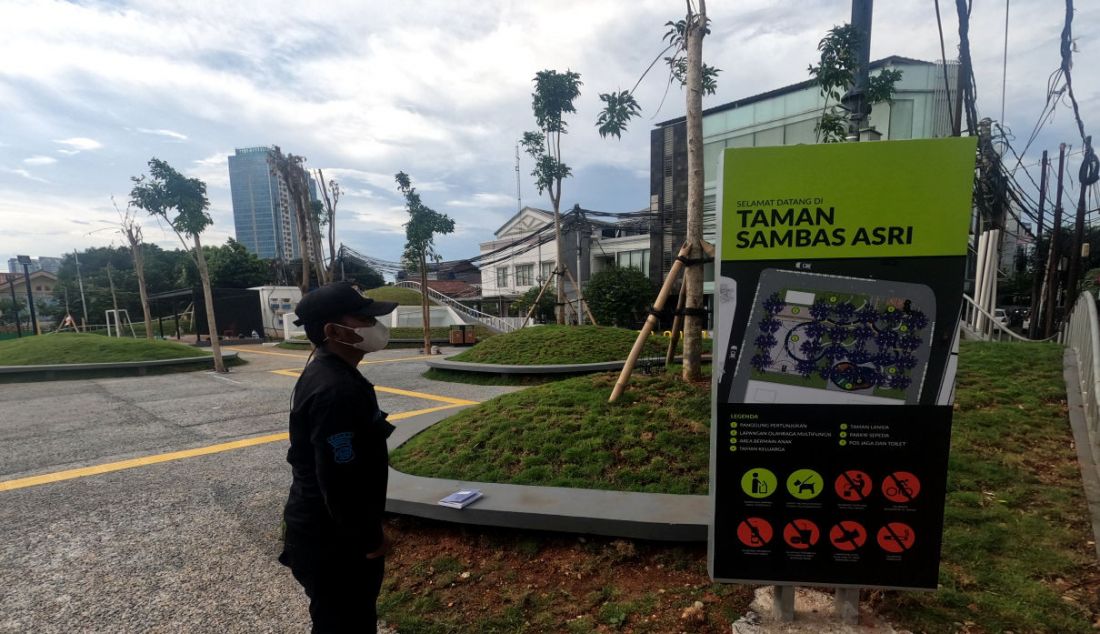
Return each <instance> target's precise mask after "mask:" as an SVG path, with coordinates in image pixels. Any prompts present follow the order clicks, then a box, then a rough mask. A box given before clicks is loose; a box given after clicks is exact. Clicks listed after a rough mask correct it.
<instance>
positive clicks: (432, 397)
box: [374, 385, 477, 405]
mask: <svg viewBox="0 0 1100 634" xmlns="http://www.w3.org/2000/svg"><path fill="white" fill-rule="evenodd" d="M374 389H375V391H378V392H385V393H387V394H397V395H400V396H411V397H413V398H422V399H424V400H427V401H439V402H440V403H451V404H452V405H477V401H469V400H466V399H464V398H453V397H450V396H439V395H437V394H425V393H424V392H413V391H411V390H400V389H397V388H396V387H381V386H379V385H376V386H374Z"/></svg>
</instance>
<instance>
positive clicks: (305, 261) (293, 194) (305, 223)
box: [287, 167, 310, 295]
mask: <svg viewBox="0 0 1100 634" xmlns="http://www.w3.org/2000/svg"><path fill="white" fill-rule="evenodd" d="M289 171H290V173H289V174H287V181H288V182H287V188H288V189H290V199H291V201H292V202H293V203H294V218H295V220H296V223H297V225H298V252H299V255H300V256H301V258H302V283H301V289H302V295H305V294H306V293H308V292H309V262H310V259H309V220H308V219H307V218H306V210H305V208H303V207H302V195H301V189H302V185H301V181H300V179H299V177H298V174H297V172H299V171H300V168H298V169H295V168H294V167H291V169H290V170H289Z"/></svg>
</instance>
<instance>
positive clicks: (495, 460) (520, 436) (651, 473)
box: [390, 373, 710, 494]
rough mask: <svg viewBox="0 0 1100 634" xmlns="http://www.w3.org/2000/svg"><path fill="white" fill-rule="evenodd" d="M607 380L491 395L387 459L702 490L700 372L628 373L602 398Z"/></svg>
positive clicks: (480, 476)
mask: <svg viewBox="0 0 1100 634" xmlns="http://www.w3.org/2000/svg"><path fill="white" fill-rule="evenodd" d="M615 379H616V375H615V374H597V375H589V376H582V377H576V378H573V379H566V380H564V381H556V382H554V383H550V384H546V385H541V386H538V387H533V388H531V389H528V390H524V391H522V392H518V393H515V394H507V395H504V396H500V397H497V398H495V399H493V400H491V401H489V402H487V403H484V404H482V405H481V406H480V407H476V408H473V409H470V410H467V411H465V412H461V413H459V414H458V415H457V416H455V417H453V418H450V419H448V420H447V421H444V422H442V423H439V424H437V425H434V426H433V427H432V428H431V429H429V430H427V431H425V432H423V433H421V434H418V435H417V436H415V437H414V438H413V439H412V440H411V441H409V442H408V443H406V444H404V445H402V446H401V447H400V448H399V449H397V451H395V452H394V453H393V454H391V457H390V460H391V463H392V464H393V466H394V468H396V469H399V470H401V471H405V472H407V473H413V474H416V475H421V476H430V477H438V478H456V479H460V480H478V481H488V482H510V483H514V484H540V485H548V486H563V487H574V488H581V489H618V490H627V491H649V492H662V493H700V494H701V493H706V490H707V463H708V455H709V442H710V441H709V438H710V436H709V429H710V383H709V380H708V381H707V382H705V383H701V384H694V385H689V384H686V383H684V382H683V381H681V380H680V379H679V377H678V376H677V375H673V374H667V373H665V374H655V375H649V376H647V375H637V376H635V377H634V378H633V379H632V380H631V389H630V390H629V391H627V393H626V394H625V395H624V396H623V397H622V398H621V399H620V400H619V402H617V403H608V402H607V397H608V396H609V395H610V394H611V388H612V387H613V386H614V385H615Z"/></svg>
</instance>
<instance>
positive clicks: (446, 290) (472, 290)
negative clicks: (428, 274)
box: [428, 280, 481, 298]
mask: <svg viewBox="0 0 1100 634" xmlns="http://www.w3.org/2000/svg"><path fill="white" fill-rule="evenodd" d="M428 288H430V289H432V290H433V291H436V292H437V293H443V294H444V295H447V296H449V297H455V298H463V297H477V296H479V295H481V292H480V291H478V290H477V287H475V286H474V285H472V284H470V283H468V282H463V281H462V280H428Z"/></svg>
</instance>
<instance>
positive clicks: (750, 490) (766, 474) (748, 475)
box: [730, 446, 779, 499]
mask: <svg viewBox="0 0 1100 634" xmlns="http://www.w3.org/2000/svg"><path fill="white" fill-rule="evenodd" d="M736 450H737V448H736V447H733V446H731V447H730V451H736ZM778 485H779V480H778V479H777V478H776V477H775V474H774V473H772V472H771V471H769V470H767V469H763V468H758V469H749V470H748V471H746V472H745V474H744V475H742V476H741V490H742V491H744V493H745V495H748V496H749V497H753V498H756V499H762V498H766V497H768V496H769V495H771V494H773V493H775V488H776V487H777V486H778Z"/></svg>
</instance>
